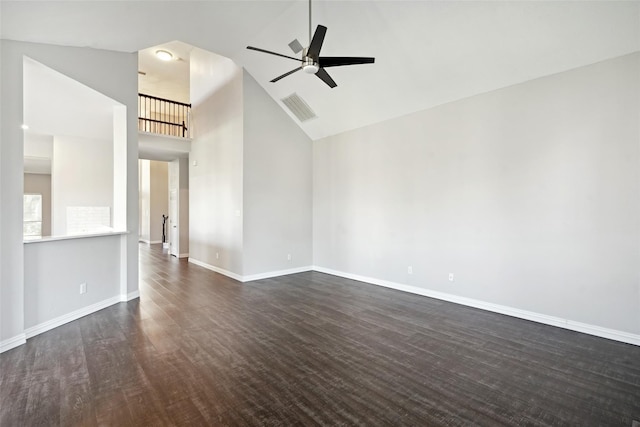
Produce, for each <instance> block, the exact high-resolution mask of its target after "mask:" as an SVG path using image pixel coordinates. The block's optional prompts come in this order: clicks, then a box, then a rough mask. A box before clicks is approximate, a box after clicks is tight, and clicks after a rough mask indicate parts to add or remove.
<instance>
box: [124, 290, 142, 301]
mask: <svg viewBox="0 0 640 427" xmlns="http://www.w3.org/2000/svg"><path fill="white" fill-rule="evenodd" d="M136 298H140V291H139V290H135V291H133V292H129V293H128V294H124V295H120V302H128V301H131V300H132V299H136Z"/></svg>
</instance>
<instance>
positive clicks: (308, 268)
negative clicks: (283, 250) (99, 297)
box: [242, 265, 313, 282]
mask: <svg viewBox="0 0 640 427" xmlns="http://www.w3.org/2000/svg"><path fill="white" fill-rule="evenodd" d="M312 269H313V267H311V266H310V265H307V266H305V267H296V268H290V269H287V270H278V271H269V272H267V273H258V274H250V275H248V276H242V281H243V282H252V281H254V280H261V279H269V278H271V277H278V276H286V275H288V274H296V273H304V272H305V271H311V270H312Z"/></svg>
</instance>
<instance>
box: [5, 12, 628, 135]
mask: <svg viewBox="0 0 640 427" xmlns="http://www.w3.org/2000/svg"><path fill="white" fill-rule="evenodd" d="M313 5H314V12H313V22H314V27H315V25H317V24H322V25H325V26H326V27H328V32H327V35H326V38H325V43H324V46H323V49H322V55H325V56H374V57H375V58H376V63H375V64H374V65H356V66H350V67H338V68H331V69H328V71H329V73H330V74H331V76H332V77H333V79H334V80H335V81H336V82H337V84H338V87H337V88H335V89H330V88H329V87H328V86H326V85H325V84H324V83H322V81H320V80H319V79H318V78H316V77H315V76H312V75H306V74H304V73H302V72H299V73H296V74H293V75H291V76H289V77H287V78H285V79H283V80H281V81H279V82H278V83H269V80H271V79H272V78H274V77H276V76H278V75H280V74H282V73H284V72H286V71H289V70H291V69H293V68H295V67H296V66H297V63H296V62H294V61H292V60H288V59H284V58H279V57H275V56H270V55H266V54H262V53H259V52H254V51H248V50H246V49H245V48H246V46H247V45H253V46H257V47H261V48H264V49H267V50H272V51H277V52H281V53H283V54H287V55H293V53H292V52H291V50H290V49H289V47H288V46H287V44H288V43H289V42H290V41H292V40H293V39H294V38H297V39H298V40H300V42H301V43H302V44H303V45H307V44H308V40H307V39H308V28H307V19H308V17H307V2H306V1H291V0H289V1H273V2H272V1H204V2H189V1H173V2H155V1H140V2H132V1H111V2H95V1H83V2H78V1H71V2H56V1H46V2H32V1H17V2H11V1H4V0H3V1H2V2H0V7H1V18H0V19H1V22H0V23H1V31H2V38H6V39H12V40H22V41H31V42H40V43H50V44H60V45H68V46H90V47H94V48H100V49H109V50H117V51H124V52H136V51H139V50H142V49H146V48H149V47H151V46H157V45H160V44H163V43H167V42H171V41H175V40H179V41H181V42H184V43H187V44H189V45H193V46H196V47H199V48H202V49H206V50H209V51H212V52H215V53H218V54H221V55H224V56H227V57H229V58H231V59H233V60H234V61H236V62H237V63H238V64H239V65H241V66H244V67H245V68H246V70H247V71H248V72H249V73H250V74H251V75H252V76H253V77H254V78H255V79H256V80H257V81H258V83H259V84H260V85H262V86H263V87H264V88H265V89H266V90H267V92H268V93H269V94H270V95H271V96H272V97H273V98H274V99H276V100H278V102H280V101H279V100H280V99H281V98H284V97H286V96H288V95H290V94H292V93H293V92H296V93H298V94H299V95H300V96H301V97H302V98H303V99H304V100H305V101H306V102H307V103H308V104H309V106H310V107H311V108H312V109H313V110H314V111H315V112H316V114H317V115H318V118H317V119H314V120H311V121H309V122H305V123H302V124H301V125H300V126H301V128H302V129H303V130H304V131H305V132H306V133H307V134H308V135H309V136H310V137H311V138H313V139H317V138H321V137H324V136H328V135H332V134H336V133H340V132H344V131H346V130H350V129H354V128H358V127H362V126H365V125H367V124H371V123H375V122H379V121H382V120H386V119H389V118H392V117H397V116H401V115H404V114H408V113H411V112H414V111H418V110H422V109H426V108H429V107H433V106H435V105H440V104H443V103H447V102H451V101H454V100H456V99H461V98H464V97H468V96H472V95H475V94H479V93H483V92H487V91H491V90H495V89H498V88H501V87H505V86H509V85H513V84H516V83H520V82H523V81H527V80H531V79H535V78H538V77H542V76H546V75H550V74H554V73H558V72H561V71H565V70H568V69H571V68H576V67H580V66H583V65H587V64H591V63H594V62H598V61H602V60H605V59H608V58H613V57H616V56H620V55H624V54H627V53H631V52H635V51H638V50H640V2H637V1H623V2H615V1H588V2H587V1H531V2H524V1H506V2H499V1H489V2H484V1H464V2H458V1H314V3H313ZM293 56H295V55H293ZM281 105H282V104H281ZM294 120H295V119H294Z"/></svg>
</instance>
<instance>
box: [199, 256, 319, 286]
mask: <svg viewBox="0 0 640 427" xmlns="http://www.w3.org/2000/svg"><path fill="white" fill-rule="evenodd" d="M189 262H190V263H192V264H195V265H198V266H200V267H204V268H206V269H208V270H211V271H215V272H216V273H220V274H222V275H225V276H227V277H231V278H232V279H234V280H237V281H238V282H243V283H244V282H252V281H254V280H261V279H269V278H271V277H278V276H286V275H287V274H295V273H303V272H305V271H311V270H312V269H313V267H311V266H305V267H297V268H290V269H287V270H278V271H268V272H266V273H258V274H250V275H248V276H242V275H240V274H237V273H233V272H231V271H228V270H225V269H224V268H220V267H216V266H215V265H211V264H207V263H206V262H202V261H199V260H197V259H193V258H189Z"/></svg>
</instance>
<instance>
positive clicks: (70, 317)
mask: <svg viewBox="0 0 640 427" xmlns="http://www.w3.org/2000/svg"><path fill="white" fill-rule="evenodd" d="M120 301H121V299H120V296H115V297H112V298H109V299H106V300H103V301H100V302H97V303H95V304H92V305H89V306H87V307H83V308H81V309H79V310H75V311H72V312H71V313H67V314H64V315H62V316H60V317H56V318H55V319H51V320H47V321H46V322H43V323H40V324H39V325H36V326H32V327H30V328H27V329H25V331H24V334H25V335H26V337H27V339H28V338H31V337H35V336H36V335H39V334H41V333H43V332H47V331H49V330H51V329H53V328H57V327H58V326H62V325H64V324H65V323H69V322H73V321H74V320H78V319H80V318H81V317H84V316H87V315H89V314H91V313H95V312H96V311H99V310H102V309H103V308H107V307H109V306H111V305H113V304H117V303H119V302H120Z"/></svg>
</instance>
